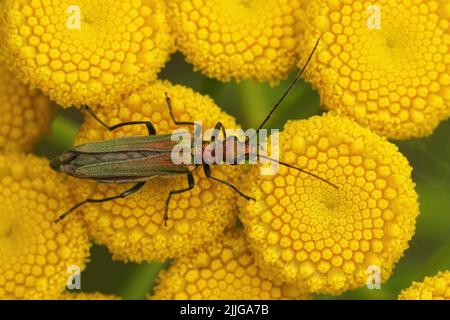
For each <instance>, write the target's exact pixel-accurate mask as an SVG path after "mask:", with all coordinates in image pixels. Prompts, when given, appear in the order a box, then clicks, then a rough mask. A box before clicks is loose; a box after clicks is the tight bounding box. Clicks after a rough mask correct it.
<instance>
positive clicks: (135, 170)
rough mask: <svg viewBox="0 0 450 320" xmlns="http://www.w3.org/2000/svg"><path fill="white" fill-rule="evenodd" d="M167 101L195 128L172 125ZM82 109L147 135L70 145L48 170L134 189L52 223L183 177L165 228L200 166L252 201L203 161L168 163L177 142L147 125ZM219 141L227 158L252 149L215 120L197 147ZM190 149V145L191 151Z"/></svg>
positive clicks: (99, 200)
mask: <svg viewBox="0 0 450 320" xmlns="http://www.w3.org/2000/svg"><path fill="white" fill-rule="evenodd" d="M319 41H320V39H319V40H317V43H316V45H315V47H314V49H313V51H312V52H311V55H310V56H309V58H308V60H307V62H306V63H305V65H304V67H303V68H302V69H301V70H300V72H299V73H298V75H297V77H296V78H295V80H294V81H293V82H292V84H291V85H290V87H289V88H288V89H287V90H286V92H285V93H284V94H283V96H282V97H281V98H280V99H279V100H278V102H277V103H276V104H275V105H274V106H273V108H272V109H271V111H270V113H269V114H268V115H267V117H266V118H265V119H264V121H263V122H262V124H261V125H260V126H259V128H258V130H257V131H256V132H259V131H260V130H261V129H262V128H263V127H264V125H265V124H266V123H267V121H268V120H269V119H270V117H271V116H272V114H273V113H274V112H275V110H276V109H277V108H278V107H279V105H280V104H281V102H282V101H283V100H284V98H285V97H286V96H287V95H288V94H289V92H290V91H291V90H292V89H293V87H294V86H295V84H296V83H297V81H298V80H299V79H300V78H301V76H302V74H303V72H304V71H305V69H306V67H307V66H308V64H309V62H310V60H311V58H312V56H313V54H314V52H315V51H316V49H317V47H318V45H319ZM165 98H166V103H167V107H168V109H169V113H170V117H171V119H172V121H173V122H174V123H175V125H177V126H194V127H195V126H196V124H195V123H194V122H181V121H177V120H176V119H175V117H174V114H173V111H172V104H171V100H170V97H169V95H168V94H167V93H166V96H165ZM82 109H84V110H85V111H87V112H88V113H89V114H90V115H91V116H92V117H93V118H94V119H95V120H96V121H97V122H98V123H100V124H101V125H102V126H103V127H105V128H106V129H108V130H110V131H114V130H116V129H119V128H122V127H125V126H132V125H145V126H146V127H147V131H148V136H132V137H124V138H115V139H111V140H107V141H98V142H92V143H87V144H83V145H79V146H75V147H74V148H72V149H71V150H69V151H67V152H64V153H63V154H61V155H60V156H59V157H57V158H55V159H53V160H52V161H51V162H50V167H51V168H52V169H53V170H55V171H57V172H61V173H65V174H68V175H70V176H73V177H76V178H80V179H90V180H95V181H97V182H99V183H116V184H123V183H134V186H133V187H131V188H130V189H128V190H125V191H124V192H122V193H120V194H119V195H117V196H113V197H108V198H103V199H86V200H84V201H82V202H80V203H78V204H77V205H75V206H73V207H72V208H71V209H69V210H68V211H66V212H65V213H64V214H62V215H61V216H60V217H59V218H58V219H57V220H56V222H59V221H61V220H63V219H64V218H65V217H67V216H68V215H69V214H70V213H71V212H73V211H75V210H76V209H78V208H79V207H81V206H83V205H85V204H87V203H101V202H107V201H112V200H116V199H121V198H126V197H129V196H131V195H133V194H135V193H136V192H138V191H139V190H141V189H142V187H143V186H144V185H145V183H146V182H147V181H148V180H150V179H152V178H156V177H173V176H180V175H185V176H187V182H188V187H186V188H184V189H180V190H174V191H171V192H170V193H169V195H168V197H167V199H166V202H165V209H164V225H165V226H167V221H168V217H169V216H168V207H169V202H170V199H171V198H172V197H173V196H174V195H176V194H180V193H184V192H187V191H189V190H192V189H193V188H194V186H195V181H194V176H193V172H194V171H195V170H197V169H198V168H199V167H200V166H201V167H203V170H204V172H205V175H206V177H208V178H210V179H212V180H214V181H216V182H218V183H222V184H224V185H226V186H228V187H229V188H230V189H232V190H234V191H235V192H237V193H238V194H239V195H240V196H241V197H243V198H244V199H246V200H255V199H254V198H252V197H250V196H248V195H246V194H244V193H243V192H241V191H240V190H239V189H238V188H237V187H236V186H234V185H233V184H232V183H230V182H229V181H226V180H222V179H219V178H217V177H215V176H214V175H212V172H211V165H210V164H207V163H204V162H203V163H201V164H178V165H175V164H174V163H173V161H172V158H171V154H172V150H173V148H174V147H175V145H176V143H177V142H176V141H172V139H171V135H170V134H164V135H157V134H156V130H155V128H154V126H153V124H152V123H151V122H150V121H131V122H124V123H119V124H116V125H113V126H109V125H108V124H106V123H105V122H103V121H102V120H101V119H100V118H99V117H98V116H97V115H96V114H95V113H94V112H93V111H92V110H91V109H89V107H87V106H83V107H82ZM220 132H222V134H223V137H224V139H223V140H219V135H220ZM214 143H220V144H222V148H223V151H224V156H226V155H229V154H230V153H231V152H233V153H232V154H235V153H234V152H235V150H237V148H239V147H243V150H245V155H244V157H245V160H248V159H249V158H250V154H251V150H250V144H249V140H248V139H247V140H246V141H245V142H242V141H239V140H238V138H237V137H236V136H230V137H228V138H227V136H226V130H225V128H224V126H223V125H222V123H220V122H218V123H217V125H216V126H215V129H214V132H213V135H212V137H211V140H210V141H202V144H201V149H202V151H203V152H204V151H205V150H206V149H207V148H208V147H209V146H210V145H211V144H214ZM192 149H193V147H192ZM256 156H257V158H258V159H259V158H265V159H268V160H270V161H277V162H278V163H279V164H280V165H283V166H286V167H289V168H292V169H295V170H298V171H300V172H303V173H306V174H308V175H310V176H313V177H315V178H317V179H320V180H321V181H323V182H325V183H327V184H329V185H331V186H333V187H335V188H337V186H335V185H334V184H332V183H331V182H329V181H327V180H325V179H323V178H321V177H319V176H317V175H315V174H313V173H310V172H308V171H305V170H303V169H300V168H297V167H295V166H293V165H290V164H288V163H284V162H282V161H278V160H274V159H271V158H268V157H265V156H263V155H260V154H259V149H258V151H257V155H256ZM238 162H239V160H238V159H237V158H235V159H233V163H232V164H238Z"/></svg>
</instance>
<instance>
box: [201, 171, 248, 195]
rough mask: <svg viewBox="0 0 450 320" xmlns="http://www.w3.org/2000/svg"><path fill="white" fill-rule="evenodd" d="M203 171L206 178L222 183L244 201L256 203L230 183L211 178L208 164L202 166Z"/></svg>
mask: <svg viewBox="0 0 450 320" xmlns="http://www.w3.org/2000/svg"><path fill="white" fill-rule="evenodd" d="M203 170H204V171H205V175H206V176H207V177H208V178H210V179H213V180H214V181H217V182H219V183H222V184H224V185H226V186H227V187H229V188H230V189H233V190H234V191H236V192H237V193H238V194H239V195H240V196H241V197H242V198H244V199H245V200H247V201H249V200H253V201H256V200H255V198H252V197H249V196H247V195H246V194H244V193H243V192H242V191H240V190H239V189H238V188H237V187H236V186H234V185H233V184H231V183H230V182H228V181H226V180H222V179H219V178H216V177H213V176H212V175H211V167H210V166H209V165H208V164H204V165H203Z"/></svg>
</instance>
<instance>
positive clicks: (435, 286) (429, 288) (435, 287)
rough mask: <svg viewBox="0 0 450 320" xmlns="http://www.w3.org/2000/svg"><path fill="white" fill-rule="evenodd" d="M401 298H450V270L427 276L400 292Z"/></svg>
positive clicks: (399, 297)
mask: <svg viewBox="0 0 450 320" xmlns="http://www.w3.org/2000/svg"><path fill="white" fill-rule="evenodd" d="M398 299H399V300H450V271H445V272H438V274H437V275H435V276H433V277H425V279H424V280H423V282H413V284H412V285H411V286H410V287H409V288H407V289H405V290H403V291H402V292H400V295H399V296H398Z"/></svg>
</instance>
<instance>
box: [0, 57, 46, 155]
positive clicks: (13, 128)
mask: <svg viewBox="0 0 450 320" xmlns="http://www.w3.org/2000/svg"><path fill="white" fill-rule="evenodd" d="M0 115H1V116H0V150H2V151H24V152H25V151H31V149H32V148H33V145H34V143H35V142H36V140H38V139H39V138H40V137H41V136H42V135H43V134H45V133H46V132H47V131H48V130H49V128H50V121H51V118H52V115H53V112H52V109H51V106H50V101H49V100H48V99H47V98H46V97H45V96H44V95H43V94H42V93H41V92H39V91H38V90H32V89H30V88H29V87H28V86H26V85H23V84H22V83H20V82H19V81H18V80H17V79H16V78H15V76H14V75H13V74H12V73H11V72H10V71H8V70H7V69H6V66H5V65H4V64H3V63H0Z"/></svg>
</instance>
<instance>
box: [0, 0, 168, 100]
mask: <svg viewBox="0 0 450 320" xmlns="http://www.w3.org/2000/svg"><path fill="white" fill-rule="evenodd" d="M2 6H3V8H2V10H3V15H4V16H3V21H2V23H1V24H2V26H1V29H2V30H1V31H0V32H1V33H2V34H3V35H4V37H5V52H6V53H5V54H6V58H7V60H8V61H9V62H10V64H11V66H12V67H13V68H14V69H15V70H16V71H17V72H18V74H19V76H20V77H21V78H22V79H23V80H24V81H25V82H29V83H31V85H33V86H35V87H38V88H41V89H42V91H43V92H44V93H45V94H47V95H48V96H49V97H50V98H51V99H52V100H55V101H56V102H58V103H59V104H61V105H62V106H68V107H69V106H72V105H81V104H89V105H94V104H110V105H112V104H113V103H114V102H115V101H117V100H118V99H120V97H121V96H122V95H124V94H129V93H130V92H131V91H133V90H134V89H136V88H138V87H140V86H142V85H144V84H146V83H148V82H149V81H152V80H154V79H156V74H157V73H158V72H159V70H160V69H161V68H162V67H163V66H164V64H165V62H166V61H167V59H168V57H169V54H170V52H171V51H172V50H173V39H172V36H171V34H170V30H169V23H168V21H167V19H166V5H165V2H164V1H156V0H123V1H115V0H108V1H105V0H79V1H69V0H63V1H32V0H28V1H15V0H5V1H3V3H2Z"/></svg>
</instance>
